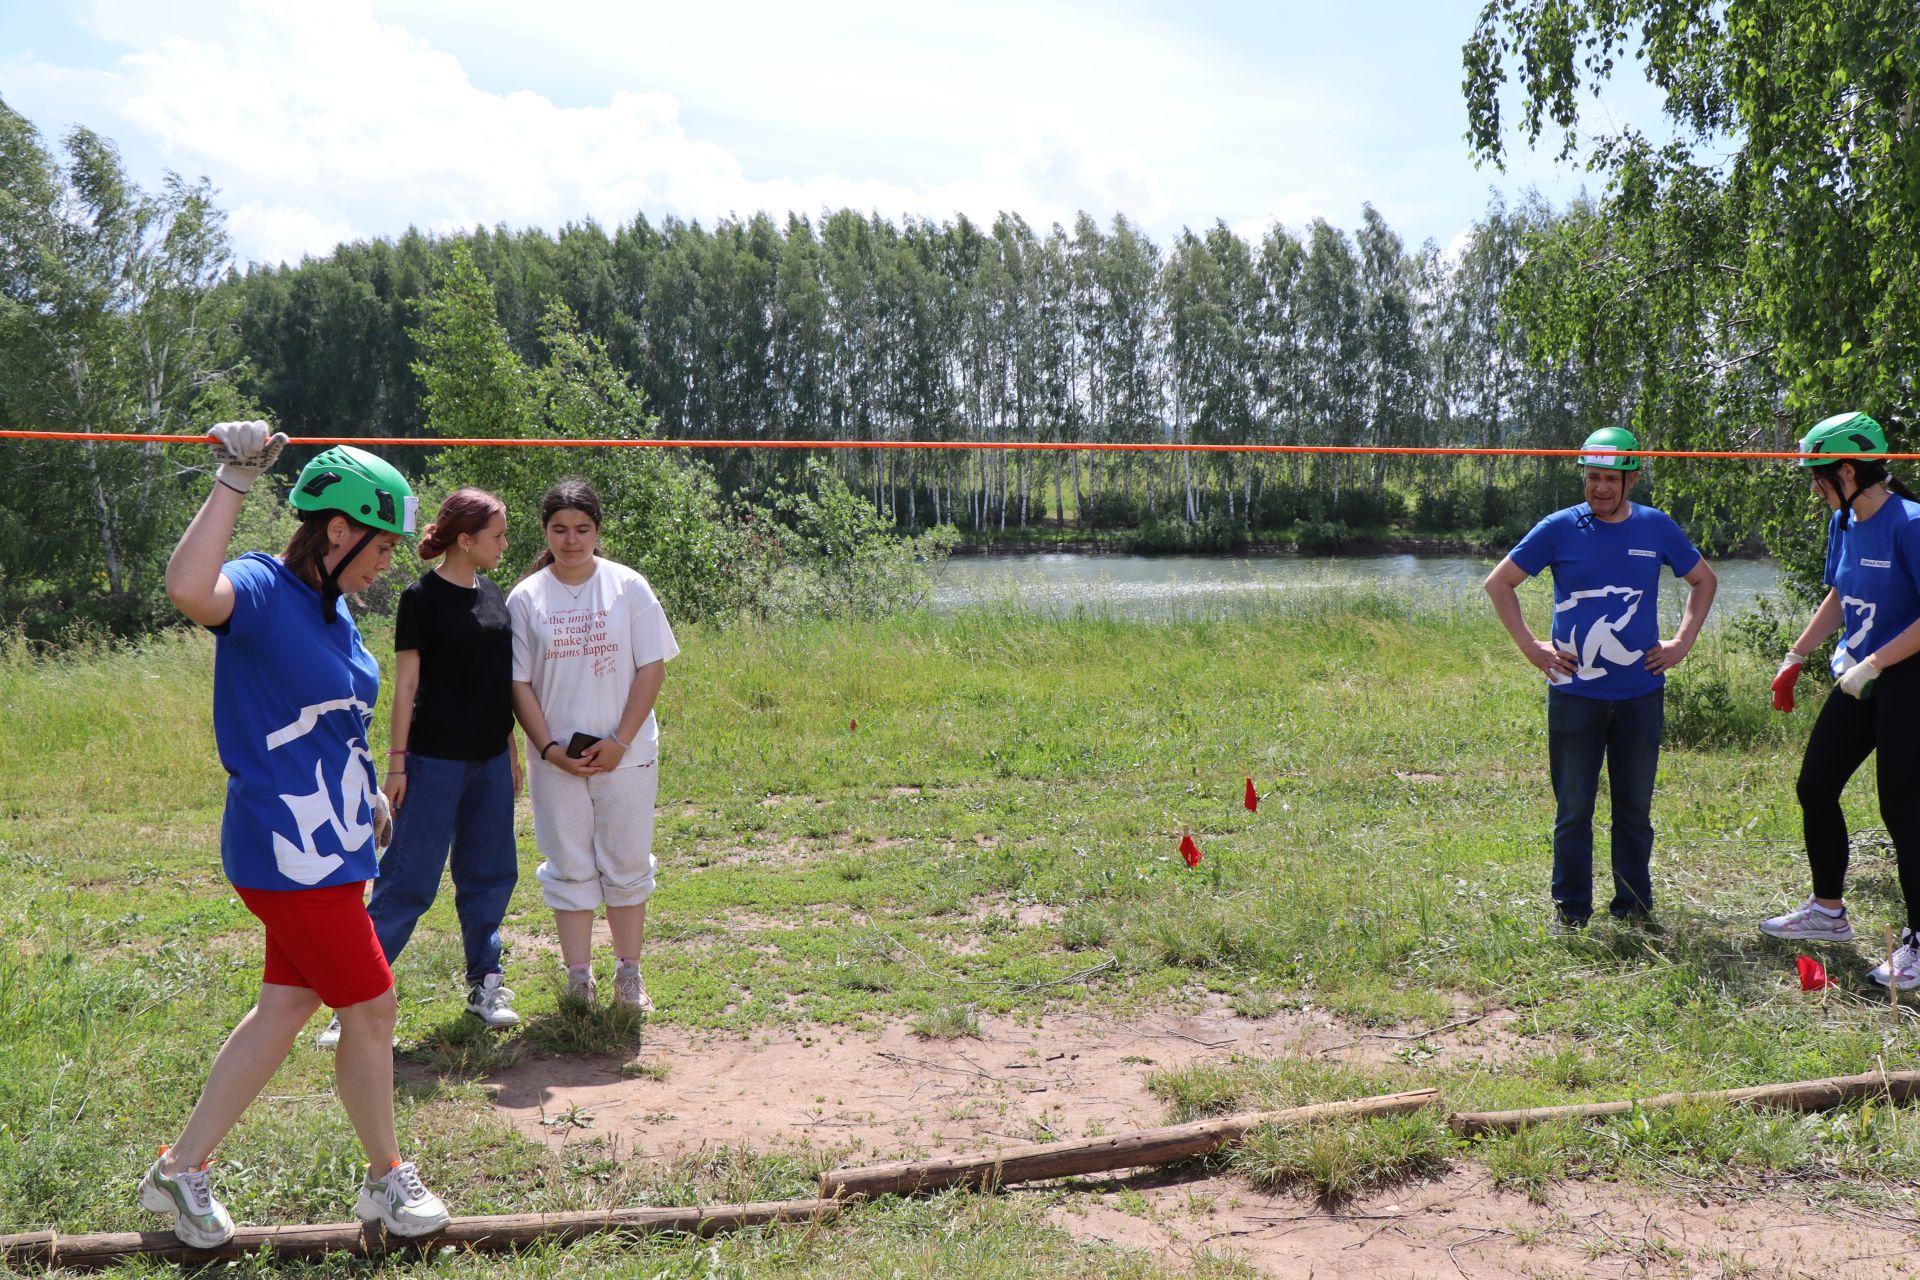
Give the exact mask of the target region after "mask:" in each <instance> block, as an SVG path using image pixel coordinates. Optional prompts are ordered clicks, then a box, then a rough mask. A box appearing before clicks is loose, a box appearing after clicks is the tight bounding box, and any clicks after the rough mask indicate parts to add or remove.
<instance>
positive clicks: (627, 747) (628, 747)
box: [607, 732, 633, 751]
mask: <svg viewBox="0 0 1920 1280" xmlns="http://www.w3.org/2000/svg"><path fill="white" fill-rule="evenodd" d="M607 736H608V737H609V738H612V739H613V740H614V741H615V742H620V735H619V734H617V733H612V732H609V733H608V734H607ZM620 749H621V750H622V751H631V750H633V744H632V743H631V742H620Z"/></svg>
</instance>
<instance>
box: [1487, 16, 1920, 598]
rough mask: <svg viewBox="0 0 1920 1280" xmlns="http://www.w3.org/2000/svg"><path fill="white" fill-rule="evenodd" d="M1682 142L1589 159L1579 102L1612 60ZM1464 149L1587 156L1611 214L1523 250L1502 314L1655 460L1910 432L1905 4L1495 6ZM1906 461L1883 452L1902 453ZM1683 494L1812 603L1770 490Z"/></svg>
mask: <svg viewBox="0 0 1920 1280" xmlns="http://www.w3.org/2000/svg"><path fill="white" fill-rule="evenodd" d="M1629 54H1631V57H1632V60H1633V61H1634V62H1636V63H1638V64H1640V66H1641V67H1642V68H1643V70H1644V74H1645V75H1646V76H1647V77H1648V79H1649V80H1650V81H1651V82H1652V83H1653V84H1654V85H1655V86H1656V87H1658V88H1659V89H1660V90H1661V91H1662V92H1663V93H1664V94H1665V102H1664V107H1665V112H1666V115H1667V117H1668V119H1669V121H1670V122H1671V123H1672V125H1673V126H1674V130H1675V133H1676V136H1675V138H1674V140H1672V141H1671V142H1668V143H1665V144H1658V145H1657V144H1656V143H1654V142H1653V141H1651V140H1650V139H1648V138H1647V137H1646V136H1645V135H1644V134H1642V133H1640V132H1638V131H1635V130H1631V129H1629V130H1624V131H1622V132H1621V133H1619V134H1617V135H1612V136H1603V137H1600V138H1596V139H1593V140H1591V141H1590V142H1589V141H1588V140H1586V139H1583V138H1581V137H1580V135H1579V133H1578V121H1579V112H1580V107H1581V104H1582V101H1583V99H1584V97H1585V94H1586V93H1587V92H1589V91H1597V90H1598V89H1599V87H1600V86H1601V85H1602V84H1604V83H1605V82H1606V80H1607V78H1608V77H1609V76H1611V75H1613V74H1614V73H1615V72H1616V71H1617V70H1618V69H1620V68H1621V67H1622V66H1624V64H1625V60H1626V59H1627V57H1628V55H1629ZM1465 63H1466V72H1467V76H1466V86H1465V92H1466V99H1467V106H1468V115H1469V122H1470V127H1469V134H1468V136H1469V140H1470V142H1471V144H1472V146H1473V149H1474V151H1475V152H1476V153H1477V154H1478V155H1480V156H1481V157H1484V158H1486V159H1490V160H1493V161H1496V162H1497V161H1499V160H1500V159H1501V157H1502V156H1503V155H1504V152H1505V147H1506V145H1507V133H1506V123H1505V121H1504V119H1503V114H1502V93H1503V86H1504V85H1506V84H1507V82H1508V79H1509V76H1510V75H1511V76H1512V77H1513V78H1514V79H1516V80H1517V81H1518V86H1519V107H1520V113H1519V114H1520V121H1519V133H1520V136H1521V137H1522V138H1524V139H1525V141H1526V142H1527V143H1529V144H1537V143H1538V142H1539V141H1540V140H1541V139H1542V138H1543V137H1545V136H1547V135H1550V134H1552V133H1554V132H1556V131H1557V132H1558V133H1559V135H1560V139H1561V141H1560V154H1561V155H1562V156H1569V155H1575V154H1578V153H1579V152H1580V151H1581V149H1582V148H1583V147H1585V149H1586V157H1587V162H1588V164H1589V165H1590V167H1592V168H1594V169H1595V170H1597V171H1600V172H1602V173H1604V174H1606V176H1607V179H1608V188H1607V193H1606V196H1605V197H1604V199H1603V200H1601V201H1600V202H1599V203H1598V204H1594V205H1587V206H1582V207H1579V208H1576V209H1574V210H1572V211H1571V212H1570V214H1569V216H1567V217H1566V218H1565V219H1563V220H1560V221H1559V222H1557V223H1555V224H1554V225H1552V226H1551V227H1548V228H1546V229H1544V230H1543V231H1542V232H1541V233H1540V234H1538V235H1536V236H1533V237H1531V238H1530V240H1529V248H1530V253H1531V255H1532V256H1531V257H1530V259H1529V262H1528V264H1527V266H1526V267H1525V268H1524V269H1523V272H1522V275H1521V279H1520V282H1519V286H1518V287H1517V288H1516V289H1514V290H1513V291H1511V292H1510V293H1509V294H1508V295H1507V297H1506V301H1507V304H1508V307H1507V310H1508V313H1509V314H1510V315H1513V316H1516V317H1522V318H1524V320H1525V322H1526V323H1527V324H1529V325H1530V326H1531V327H1532V328H1533V330H1534V338H1535V342H1534V350H1535V352H1536V353H1537V354H1540V355H1542V356H1544V357H1549V358H1562V357H1571V358H1574V359H1576V360H1577V361H1578V364H1579V367H1580V368H1581V370H1582V372H1583V375H1584V376H1585V378H1586V380H1587V381H1588V383H1589V385H1590V386H1592V387H1594V388H1596V389H1597V390H1598V391H1599V392H1600V393H1601V394H1602V396H1603V398H1606V399H1611V400H1615V401H1617V402H1619V403H1622V404H1623V405H1626V406H1630V411H1631V413H1632V415H1633V417H1634V418H1635V420H1636V423H1637V424H1638V425H1641V426H1643V427H1644V428H1645V429H1647V430H1648V431H1649V433H1650V434H1653V435H1655V436H1656V437H1657V438H1659V439H1660V441H1661V443H1663V444H1670V445H1673V446H1676V447H1688V446H1700V447H1723V448H1742V447H1755V446H1764V447H1768V448H1780V447H1782V446H1783V445H1785V446H1789V447H1790V442H1791V440H1792V439H1793V437H1794V436H1795V434H1797V430H1798V428H1800V427H1801V426H1803V425H1804V424H1805V423H1806V422H1807V421H1809V420H1810V419H1813V418H1817V417H1819V416H1823V415H1825V414H1827V413H1831V412H1834V411H1838V410H1841V409H1850V408H1862V409H1866V410H1868V411H1869V412H1872V413H1873V414H1875V415H1876V416H1877V417H1881V418H1882V419H1883V420H1892V421H1893V422H1895V423H1897V424H1902V425H1904V424H1905V423H1907V422H1909V421H1911V418H1912V414H1913V410H1914V407H1915V404H1914V400H1915V388H1914V371H1915V356H1916V354H1920V306H1916V302H1917V301H1920V299H1917V298H1916V290H1917V289H1920V130H1917V129H1916V128H1915V121H1914V108H1915V95H1916V93H1917V92H1920V8H1916V7H1915V6H1914V5H1913V4H1912V3H1911V0H1488V3H1487V4H1486V5H1485V7H1484V8H1483V9H1482V11H1481V14H1480V20H1479V23H1478V25H1477V27H1476V28H1475V31H1474V33H1473V36H1472V38H1471V39H1470V40H1469V41H1468V42H1467V45H1466V47H1465ZM1915 443H1916V440H1915V438H1914V437H1913V436H1912V435H1911V434H1910V433H1906V432H1903V431H1898V430H1896V432H1895V444H1896V447H1902V446H1905V447H1911V446H1913V445H1914V444H1915ZM1745 480H1746V482H1745V483H1744V484H1743V483H1727V482H1725V481H1723V480H1722V479H1721V478H1720V476H1719V475H1718V474H1716V476H1715V478H1714V480H1713V481H1712V482H1708V481H1707V480H1705V479H1704V478H1703V477H1702V478H1695V479H1693V480H1692V481H1691V482H1690V489H1691V492H1692V493H1693V494H1694V495H1695V496H1696V497H1698V498H1699V499H1700V500H1701V501H1702V502H1703V503H1704V504H1706V505H1707V506H1709V507H1711V508H1712V509H1714V511H1715V512H1716V514H1718V515H1719V517H1720V518H1722V519H1724V520H1733V521H1744V520H1748V519H1760V520H1762V521H1764V522H1765V523H1766V524H1767V526H1768V535H1769V542H1770V544H1771V545H1772V546H1773V547H1774V548H1775V549H1776V551H1778V552H1779V553H1780V554H1781V555H1782V556H1783V558H1785V559H1786V560H1787V561H1788V563H1789V565H1790V567H1792V568H1793V569H1794V570H1795V572H1796V576H1797V577H1798V578H1799V580H1800V581H1801V582H1802V584H1803V585H1805V584H1806V583H1807V582H1808V578H1809V575H1810V572H1811V570H1812V569H1813V568H1814V567H1815V566H1813V565H1812V561H1813V559H1814V558H1815V556H1816V555H1817V550H1818V548H1817V545H1816V543H1815V541H1814V539H1813V538H1812V537H1810V536H1809V534H1808V527H1809V526H1810V525H1812V524H1813V523H1814V522H1813V521H1812V520H1811V518H1810V517H1808V516H1807V514H1806V512H1805V511H1804V509H1802V508H1801V507H1800V505H1799V504H1797V503H1793V504H1788V503H1783V502H1781V501H1779V500H1778V499H1779V496H1780V486H1781V485H1782V484H1784V483H1787V481H1786V480H1785V479H1784V478H1783V477H1781V476H1780V475H1778V474H1777V473H1776V474H1775V475H1773V476H1771V477H1763V476H1761V475H1758V474H1754V475H1751V476H1748V477H1745Z"/></svg>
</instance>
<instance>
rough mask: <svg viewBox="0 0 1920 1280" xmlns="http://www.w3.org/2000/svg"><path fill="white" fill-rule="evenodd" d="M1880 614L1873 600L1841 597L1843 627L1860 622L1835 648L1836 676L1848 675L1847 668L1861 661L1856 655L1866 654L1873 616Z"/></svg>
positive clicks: (1834, 666)
mask: <svg viewBox="0 0 1920 1280" xmlns="http://www.w3.org/2000/svg"><path fill="white" fill-rule="evenodd" d="M1878 612H1880V606H1879V605H1877V604H1875V603H1874V602H1873V601H1871V600H1857V599H1855V598H1854V597H1852V596H1841V597H1840V617H1841V623H1842V626H1843V627H1846V626H1848V624H1851V623H1854V622H1858V623H1859V624H1860V625H1859V626H1858V627H1853V628H1852V629H1850V630H1848V631H1847V632H1846V634H1845V635H1843V636H1841V637H1840V643H1839V644H1837V645H1835V646H1834V648H1833V662H1832V663H1831V664H1830V665H1831V666H1832V668H1833V674H1834V675H1835V676H1843V675H1845V674H1847V668H1848V667H1851V666H1852V665H1853V664H1854V663H1856V662H1858V661H1860V659H1858V658H1856V657H1855V656H1854V655H1855V654H1857V653H1865V652H1866V647H1867V633H1868V632H1869V631H1871V630H1873V615H1874V614H1876V613H1878Z"/></svg>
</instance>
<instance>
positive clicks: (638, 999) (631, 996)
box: [613, 963, 653, 1013]
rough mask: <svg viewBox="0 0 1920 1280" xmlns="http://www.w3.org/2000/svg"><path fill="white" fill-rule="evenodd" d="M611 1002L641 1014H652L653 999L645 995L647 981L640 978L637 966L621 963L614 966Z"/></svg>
mask: <svg viewBox="0 0 1920 1280" xmlns="http://www.w3.org/2000/svg"><path fill="white" fill-rule="evenodd" d="M613 1002H614V1003H615V1004H624V1005H626V1006H628V1007H629V1008H634V1009H638V1010H639V1011H640V1012H642V1013H652V1012H653V997H652V996H650V995H648V994H647V980H646V979H645V978H642V977H641V976H640V966H639V965H637V964H624V963H622V964H619V965H616V966H614V970H613Z"/></svg>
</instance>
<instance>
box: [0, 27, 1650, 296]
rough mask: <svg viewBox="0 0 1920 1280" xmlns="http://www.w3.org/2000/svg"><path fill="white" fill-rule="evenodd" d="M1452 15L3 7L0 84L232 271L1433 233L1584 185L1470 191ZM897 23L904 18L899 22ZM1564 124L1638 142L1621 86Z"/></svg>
mask: <svg viewBox="0 0 1920 1280" xmlns="http://www.w3.org/2000/svg"><path fill="white" fill-rule="evenodd" d="M1478 8H1479V5H1478V3H1477V2H1472V3H1461V2H1459V0H1434V2H1432V3H1424V4H1423V3H1365V2H1361V3H1354V4H1349V5H1346V6H1340V5H1328V4H1325V3H1319V4H1305V3H1293V2H1292V0H1284V2H1280V3H1267V4H1246V5H1242V4H1224V3H1205V2H1202V3H1191V2H1189V3H1176V4H1165V3H1147V2H1145V0H1122V2H1119V3H1100V4H1093V3H1062V2H1059V0H980V2H978V3H973V4H967V5H955V6H944V7H942V6H932V5H928V6H903V5H900V4H898V3H897V0H892V2H885V3H883V2H881V0H857V2H856V0H816V3H813V4H810V5H798V4H794V3H792V2H791V0H782V2H779V3H774V2H768V3H717V2H716V3H712V4H710V5H707V6H704V7H702V6H691V5H687V4H685V3H684V2H682V3H679V4H673V5H667V4H655V3H651V2H648V3H634V2H631V0H629V2H627V3H614V2H611V0H542V2H541V3H538V4H530V3H525V2H524V0H519V2H516V3H511V4H508V3H495V2H494V0H463V2H460V3H455V2H453V0H168V2H167V3H164V4H156V3H153V2H152V0H75V2H74V3H69V4H65V5H60V4H48V3H45V2H44V0H40V2H37V3H30V2H28V0H0V96H4V98H5V99H6V101H7V102H8V104H9V105H10V106H12V107H13V108H14V109H15V110H17V111H20V112H21V113H23V114H24V115H26V116H27V117H28V118H29V119H30V120H32V121H33V122H34V123H35V124H36V125H37V126H38V127H39V128H40V129H41V131H42V132H43V134H45V135H46V136H47V137H48V138H49V139H57V138H58V137H59V136H60V135H61V134H62V133H64V132H65V131H66V129H67V128H69V127H70V126H71V125H73V124H76V123H79V124H85V125H87V126H89V127H91V128H93V129H95V130H96V131H98V132H100V133H103V134H105V135H107V136H108V137H111V138H113V139H114V140H115V141H116V142H117V143H118V144H119V145H120V148H121V151H122V153H123V155H124V156H125V158H126V161H127V165H128V168H129V170H130V171H131V173H132V174H133V176H134V177H135V178H136V179H137V180H139V181H140V182H142V183H143V184H147V185H151V184H153V183H155V182H157V181H158V179H159V177H160V175H161V173H162V172H163V170H165V169H174V170H177V171H179V172H181V173H183V174H186V175H188V176H189V177H197V176H200V175H206V176H207V177H209V178H211V179H212V180H213V183H214V185H215V186H216V187H218V188H219V190H220V192H221V196H220V200H221V204H222V206H223V207H224V208H226V209H227V211H228V213H229V216H230V224H229V225H230V229H231V231H232V233H233V238H234V243H235V249H236V252H237V254H238V255H239V256H240V258H241V259H243V260H248V261H278V260H297V259H298V258H299V257H300V256H301V255H303V254H319V253H325V252H326V251H327V250H329V249H330V248H331V247H332V246H333V245H334V244H335V243H337V242H338V241H340V240H342V239H355V238H366V237H373V236H391V235H395V234H398V233H399V232H401V231H403V230H405V229H406V228H407V227H408V226H409V225H413V226H419V227H422V228H425V229H430V230H448V229H452V228H457V227H463V226H471V225H474V224H476V223H479V224H487V225H493V224H496V223H505V224H507V225H509V226H515V227H519V226H529V225H532V226H543V227H548V228H552V227H557V226H559V225H560V224H562V223H564V222H568V221H580V220H583V219H585V218H588V217H592V218H596V219H598V220H599V221H600V222H602V223H603V224H607V225H612V224H615V223H619V222H624V221H627V220H629V219H631V218H632V217H633V215H634V214H635V213H636V212H641V211H644V212H645V213H647V214H648V216H649V217H652V218H654V219H655V220H656V221H657V220H658V219H659V218H660V217H661V216H664V215H666V214H675V215H678V216H681V217H684V218H699V219H701V220H703V221H709V222H710V221H712V220H713V219H714V218H716V217H719V216H724V215H726V214H729V213H733V214H742V215H744V214H749V213H752V212H754V211H756V210H759V209H768V210H772V211H774V212H776V213H782V214H784V213H785V212H786V211H787V210H789V209H793V210H798V211H801V212H808V213H815V212H818V211H819V210H820V209H822V208H825V207H840V206H842V205H852V206H854V207H856V208H860V209H863V210H876V211H878V212H880V213H882V214H884V215H886V216H889V217H894V218H898V217H900V216H902V215H906V214H913V215H923V216H929V217H934V218H947V217H951V216H952V215H953V214H954V213H956V212H965V213H967V214H969V215H971V216H974V217H978V218H982V219H991V218H992V217H993V215H994V214H995V213H996V212H997V211H1000V210H1010V211H1014V212H1018V213H1020V214H1022V215H1023V216H1025V217H1026V218H1027V219H1028V220H1029V221H1030V222H1033V223H1035V224H1036V225H1039V226H1045V225H1047V224H1049V223H1051V222H1053V221H1056V220H1061V221H1067V220H1071V218H1072V217H1073V215H1074V214H1075V212H1076V211H1078V210H1082V209H1084V210H1086V211H1087V212H1089V213H1092V214H1094V215H1095V216H1096V217H1098V218H1100V219H1101V220H1102V221H1105V220H1106V219H1108V218H1110V217H1111V216H1112V215H1113V214H1114V213H1115V212H1121V213H1125V214H1126V215H1127V216H1129V217H1130V218H1132V219H1134V220H1135V221H1137V222H1139V223H1140V224H1142V225H1143V226H1145V227H1146V228H1147V229H1148V230H1149V231H1150V232H1151V233H1152V234H1153V236H1154V238H1155V239H1157V240H1159V241H1161V242H1162V243H1165V242H1166V240H1167V239H1168V238H1169V237H1170V236H1171V235H1173V234H1174V233H1176V232H1177V231H1178V230H1179V229H1180V228H1181V227H1182V226H1193V227H1201V226H1205V225H1209V224H1211V223H1212V222H1213V221H1214V220H1215V219H1216V218H1218V219H1223V220H1224V221H1226V222H1227V223H1228V224H1229V225H1230V226H1232V227H1234V228H1235V229H1236V230H1239V231H1241V232H1242V233H1243V234H1248V235H1252V234H1256V233H1257V232H1258V231H1260V230H1261V229H1262V228H1264V227H1265V226H1266V225H1268V224H1269V223H1271V222H1273V221H1275V220H1278V221H1281V222H1284V223H1286V224H1287V225H1289V226H1292V227H1294V228H1296V229H1297V228H1299V227H1302V226H1304V225H1305V224H1306V222H1307V221H1309V220H1310V219H1312V218H1314V217H1325V218H1326V219H1327V220H1328V221H1330V222H1332V223H1334V224H1335V225H1337V226H1342V227H1352V226H1354V225H1355V224H1356V223H1357V222H1358V220H1359V215H1360V206H1361V204H1362V202H1364V201H1371V202H1372V203H1373V204H1374V205H1375V207H1377V208H1378V209H1379V210H1380V211H1381V213H1382V214H1384V215H1385V216H1386V218H1387V220H1388V221H1389V222H1390V223H1391V224H1392V225H1393V226H1394V227H1395V229H1396V230H1398V231H1399V232H1400V233H1401V234H1402V235H1403V236H1404V237H1405V238H1406V239H1407V241H1408V242H1409V243H1410V244H1416V245H1417V244H1418V243H1420V242H1422V241H1424V240H1427V239H1433V240H1435V241H1437V242H1438V243H1440V244H1442V245H1446V244H1449V243H1451V242H1452V241H1453V240H1454V239H1455V238H1456V237H1457V236H1458V235H1459V234H1460V233H1461V232H1462V231H1463V230H1464V229H1465V228H1467V227H1468V226H1469V225H1470V224H1471V223H1472V222H1473V220H1474V219H1475V218H1476V217H1478V216H1479V215H1480V214H1481V213H1482V212H1483V211H1484V210H1485V208H1486V205H1487V200H1488V188H1489V187H1490V186H1498V187H1500V188H1501V189H1502V190H1504V191H1506V192H1508V193H1515V192H1518V191H1519V190H1520V189H1522V188H1523V187H1526V186H1537V187H1539V188H1540V190H1541V191H1542V192H1543V193H1545V194H1546V195H1547V196H1548V197H1549V198H1551V199H1553V200H1555V202H1556V203H1558V202H1561V201H1564V200H1565V199H1566V198H1567V197H1568V196H1569V195H1571V194H1572V193H1573V192H1574V191H1576V190H1578V189H1579V187H1580V186H1581V185H1582V183H1583V182H1584V181H1586V175H1585V174H1583V173H1581V172H1579V171H1578V170H1577V169H1574V168H1569V167H1563V166H1558V165H1556V164H1554V163H1553V162H1552V160H1551V158H1550V156H1549V155H1545V154H1543V155H1532V154H1529V153H1528V152H1527V151H1526V150H1525V149H1524V148H1519V149H1517V150H1516V151H1515V152H1514V154H1513V155H1512V157H1511V160H1510V169H1509V171H1508V172H1507V173H1505V174H1501V173H1499V172H1496V171H1494V170H1491V169H1482V170H1476V169H1475V168H1474V167H1473V165H1472V163H1471V161H1470V160H1469V158H1468V155H1467V150H1466V146H1465V143H1464V142H1463V141H1462V140H1461V134H1462V132H1463V131H1464V129H1465V124H1466V118H1465V111H1464V108H1463V106H1462V102H1461V96H1460V82H1461V79H1462V70H1461V65H1460V45H1461V44H1462V42H1463V41H1464V40H1465V39H1466V37H1467V35H1468V34H1469V33H1470V32H1471V30H1472V27H1473V23H1474V19H1475V17H1476V15H1477V12H1478ZM921 10H924V11H921ZM1584 123H1585V126H1586V127H1587V128H1588V129H1589V130H1595V129H1600V130H1606V129H1611V128H1615V127H1618V126H1620V125H1623V124H1632V125H1635V126H1637V127H1639V128H1642V129H1645V130H1648V131H1650V132H1656V133H1657V132H1659V131H1660V123H1661V122H1660V119H1659V112H1658V99H1657V97H1656V95H1655V94H1654V92H1653V91H1652V90H1651V89H1650V88H1648V87H1647V86H1646V85H1645V84H1644V83H1642V82H1641V81H1640V80H1638V79H1637V78H1627V79H1624V80H1622V81H1621V82H1619V83H1617V84H1615V85H1612V86H1609V87H1608V89H1607V91H1606V92H1605V93H1604V94H1603V95H1602V96H1601V98H1600V99H1599V100H1598V101H1597V102H1595V103H1594V104H1593V106H1592V107H1591V108H1590V110H1589V112H1588V116H1587V119H1586V121H1585V122H1584Z"/></svg>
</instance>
